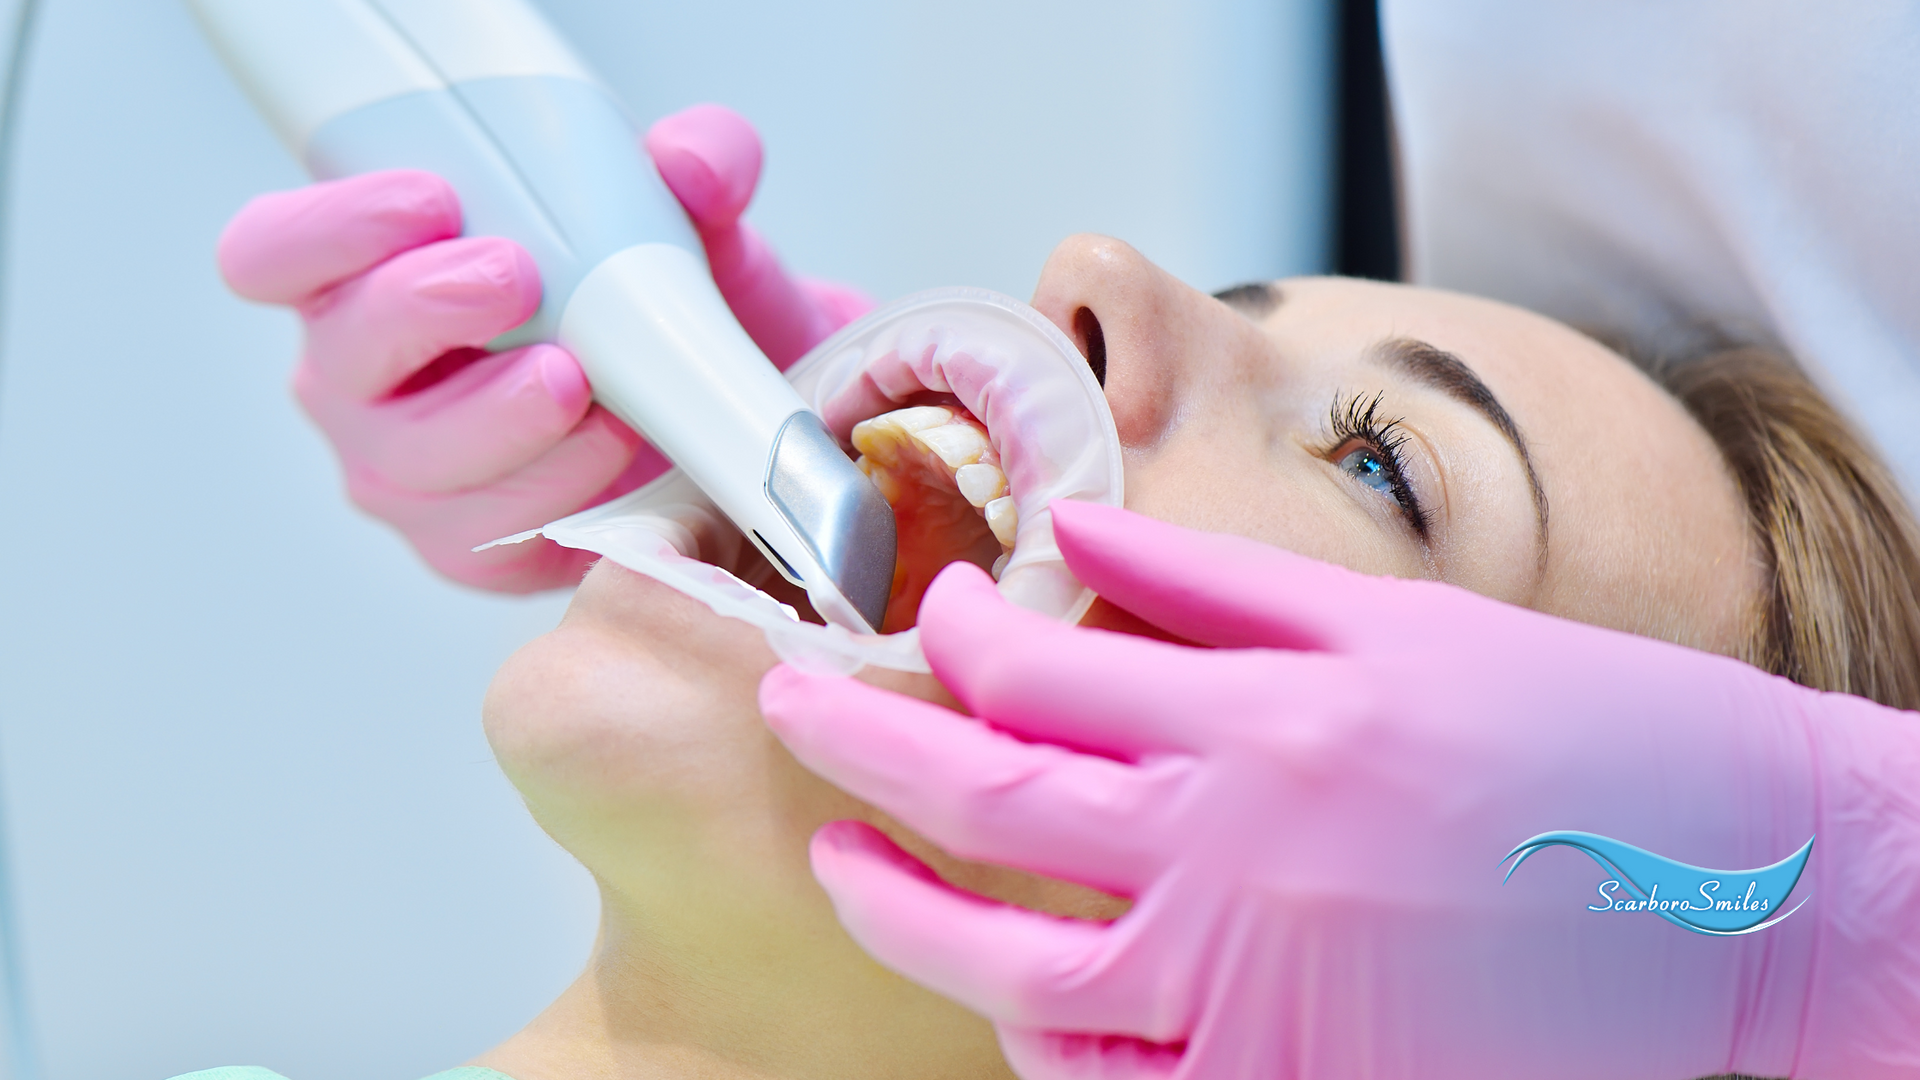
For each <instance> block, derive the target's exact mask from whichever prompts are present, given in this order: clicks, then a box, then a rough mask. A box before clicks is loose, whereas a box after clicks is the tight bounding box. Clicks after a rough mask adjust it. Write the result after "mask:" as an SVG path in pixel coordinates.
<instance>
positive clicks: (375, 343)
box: [305, 236, 540, 401]
mask: <svg viewBox="0 0 1920 1080" xmlns="http://www.w3.org/2000/svg"><path fill="white" fill-rule="evenodd" d="M539 306H540V270H539V268H538V267H537V266H535V265H534V262H533V257H532V256H530V255H528V254H527V252H526V250H525V249H524V248H522V247H521V246H520V245H519V244H516V243H514V242H513V241H511V240H506V239H503V238H501V237H497V236H475V237H467V238H463V239H459V240H444V241H441V242H440V243H437V244H429V245H427V246H426V247H421V248H415V249H413V250H412V251H408V252H404V253H402V254H399V255H396V256H394V257H393V258H391V259H388V260H387V261H386V262H384V263H381V264H380V265H379V266H377V267H374V268H373V269H372V270H371V271H369V272H368V273H366V274H364V275H362V276H360V277H358V278H355V279H354V280H352V281H349V282H347V283H346V284H344V285H342V286H340V287H339V288H337V289H335V290H333V291H332V292H329V293H327V294H325V295H324V296H321V297H319V298H317V299H315V300H314V301H312V302H311V303H310V304H309V305H307V308H306V311H305V314H306V316H307V354H306V363H307V364H308V365H309V366H310V367H311V368H312V369H313V375H314V377H315V378H318V379H321V380H323V381H325V382H326V383H328V384H330V385H331V386H332V387H333V388H334V390H335V391H336V392H338V393H340V394H344V395H347V396H349V397H358V398H361V399H362V400H369V401H370V400H372V399H374V398H378V397H384V396H385V395H387V394H389V393H391V392H393V390H394V389H395V388H397V387H399V386H400V385H401V384H402V383H404V382H406V380H407V379H408V377H410V376H411V375H413V374H414V373H415V372H416V371H419V370H420V369H421V368H422V367H425V366H426V365H427V364H428V363H429V362H431V361H432V360H433V359H434V358H436V357H438V356H440V355H441V354H443V353H445V352H447V351H449V350H451V349H458V348H477V347H479V346H481V345H484V344H486V343H487V342H488V341H490V340H492V339H493V338H495V337H497V336H499V335H500V334H503V333H505V332H507V331H508V330H511V329H513V328H514V327H516V326H518V325H520V324H521V323H523V322H525V321H526V320H527V318H528V317H529V316H531V315H532V314H533V313H534V311H535V310H536V309H538V308H539Z"/></svg>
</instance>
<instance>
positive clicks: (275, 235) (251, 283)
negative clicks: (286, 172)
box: [214, 169, 461, 303]
mask: <svg viewBox="0 0 1920 1080" xmlns="http://www.w3.org/2000/svg"><path fill="white" fill-rule="evenodd" d="M460 228H461V211H460V198H459V196H458V195H457V194H455V192H454V190H453V186H452V185H450V184H448V183H447V182H446V181H445V180H442V179H441V178H440V177H438V176H435V175H434V174H432V173H429V172H423V171H421V170H418V169H394V170H388V171H384V172H376V173H367V174H364V175H361V176H352V177H347V178H345V179H341V180H331V181H325V182H322V183H317V184H310V185H308V186H306V187H304V188H298V189H295V190H293V191H278V192H272V193H270V194H266V195H261V196H258V197H256V198H254V199H252V200H250V201H249V202H248V203H247V204H246V205H245V206H243V207H242V208H241V209H240V212H239V213H237V214H235V215H234V216H233V220H232V221H230V222H228V223H227V227H226V228H225V229H223V230H222V231H221V233H220V239H219V240H218V241H217V242H216V244H215V247H214V258H215V262H216V263H217V265H218V266H219V268H220V275H221V277H222V278H224V279H225V280H226V282H227V286H228V287H229V288H231V289H232V290H233V291H234V292H235V293H238V294H239V295H241V296H243V297H246V298H247V299H249V300H256V301H260V302H263V303H293V302H295V301H298V300H301V299H304V298H306V297H308V296H311V295H313V294H314V293H316V292H318V291H320V290H322V289H325V288H328V287H330V286H332V285H335V284H337V283H339V282H341V281H343V280H345V279H347V278H349V277H352V276H354V275H356V274H360V273H363V272H365V271H366V270H367V269H369V268H371V267H372V266H374V265H376V264H377V263H380V262H382V261H384V260H385V259H388V258H390V257H392V256H393V255H395V254H398V253H399V252H402V251H406V250H408V249H410V248H414V247H418V246H420V245H422V244H427V243H432V242H434V241H436V240H445V239H449V238H451V237H455V236H458V235H460Z"/></svg>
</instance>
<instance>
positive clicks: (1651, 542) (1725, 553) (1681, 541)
mask: <svg viewBox="0 0 1920 1080" xmlns="http://www.w3.org/2000/svg"><path fill="white" fill-rule="evenodd" d="M1275 289H1276V290H1277V298H1278V303H1276V304H1275V306H1274V307H1273V308H1272V310H1270V311H1269V312H1268V313H1267V314H1266V315H1265V317H1264V318H1260V319H1258V320H1257V321H1258V322H1259V323H1260V325H1261V326H1262V328H1263V329H1264V330H1266V332H1267V334H1268V336H1269V337H1270V338H1271V339H1272V340H1273V341H1274V342H1275V343H1276V345H1277V346H1278V347H1279V351H1280V352H1281V354H1282V355H1283V356H1284V355H1285V354H1287V353H1289V352H1292V353H1295V354H1301V355H1304V357H1305V358H1306V362H1308V363H1312V364H1315V365H1325V366H1326V367H1327V369H1328V370H1329V371H1333V372H1340V371H1346V372H1361V371H1365V372H1368V373H1369V374H1371V375H1373V376H1375V377H1379V378H1383V379H1384V378H1388V377H1389V373H1388V372H1387V371H1385V370H1384V366H1383V365H1382V364H1380V363H1378V362H1377V361H1375V360H1373V359H1371V358H1372V357H1375V356H1377V355H1378V346H1379V345H1380V344H1381V343H1382V342H1384V341H1389V340H1394V339H1401V338H1410V339H1415V340H1419V341H1424V342H1426V343H1428V344H1431V345H1433V346H1435V347H1436V348H1439V349H1443V350H1445V351H1447V352H1449V353H1451V354H1453V355H1454V356H1456V357H1458V358H1459V359H1460V360H1461V361H1462V362H1464V363H1465V364H1466V365H1467V366H1468V367H1470V368H1471V369H1472V370H1473V371H1474V373H1475V374H1476V375H1477V376H1478V377H1479V378H1480V380H1481V381H1483V382H1484V383H1485V384H1486V386H1487V388H1488V389H1489V390H1491V391H1492V393H1493V394H1494V396H1495V397H1497V398H1498V399H1499V401H1500V403H1501V405H1502V406H1503V407H1504V408H1505V410H1506V411H1507V412H1508V413H1509V414H1510V415H1511V416H1512V418H1513V421H1514V423H1515V425H1516V426H1517V427H1518V428H1519V430H1520V432H1521V434H1522V436H1523V437H1524V439H1525V440H1526V443H1527V446H1528V448H1529V451H1530V453H1531V455H1532V458H1533V461H1534V464H1535V467H1536V469H1537V471H1538V474H1539V477H1540V483H1541V486H1542V488H1543V489H1544V492H1545V495H1546V498H1547V501H1548V504H1549V505H1550V507H1551V520H1552V523H1551V528H1550V533H1549V541H1548V551H1547V563H1546V565H1547V573H1546V575H1545V577H1544V579H1543V585H1542V591H1541V594H1540V595H1539V596H1538V597H1536V598H1535V600H1534V602H1533V603H1532V605H1531V606H1534V607H1538V608H1540V609H1542V610H1547V611H1553V612H1555V613H1557V614H1562V615H1566V616H1568V617H1570V618H1577V619H1580V620H1582V621H1586V622H1593V623H1597V624H1600V625H1605V626H1612V627H1615V628H1617V629H1623V630H1629V631H1633V632H1636V633H1642V634H1648V635H1650V636H1658V637H1663V638H1667V639H1669V640H1675V641H1681V642H1683V643H1685V644H1692V645H1697V646H1701V647H1707V648H1714V649H1716V650H1717V651H1723V652H1724V651H1730V650H1731V649H1732V648H1736V647H1737V644H1738V640H1739V639H1740V637H1741V636H1742V634H1743V633H1744V631H1743V627H1744V625H1745V620H1746V618H1747V614H1748V611H1749V608H1750V601H1751V598H1752V597H1753V596H1755V595H1757V590H1758V587H1759V579H1758V575H1757V573H1756V572H1755V559H1754V556H1753V548H1752V540H1751V534H1750V529H1749V525H1748V522H1747V516H1746V508H1745V503H1744V500H1742V499H1741V497H1740V495H1739V492H1738V490H1737V488H1736V487H1735V485H1734V483H1733V479H1732V477H1731V475H1730V474H1729V473H1728V471H1727V469H1726V466H1725V462H1724V460H1723V459H1722V458H1721V456H1720V452H1719V450H1718V448H1716V447H1715V446H1714V445H1713V443H1712V441H1711V440H1710V439H1709V438H1708V437H1707V435H1706V433H1705V432H1704V431H1703V430H1702V429H1701V428H1700V427H1699V425H1698V424H1696V423H1695V422H1694V421H1693V419H1692V417H1690V416H1689V415H1688V414H1687V413H1686V411H1685V410H1684V409H1683V408H1682V407H1681V406H1680V405H1679V403H1678V402H1676V401H1674V400H1673V399H1672V398H1671V397H1669V396H1668V395H1667V394H1666V393H1665V392H1664V391H1663V390H1661V389H1660V388H1659V387H1658V386H1657V385H1655V384H1654V383H1653V382H1652V381H1651V380H1650V379H1648V378H1647V377H1646V376H1645V375H1644V374H1642V373H1641V372H1640V371H1639V370H1637V369H1636V368H1634V366H1633V365H1632V364H1630V363H1629V362H1627V361H1626V360H1625V359H1624V358H1622V357H1620V356H1619V355H1618V354H1616V353H1614V352H1612V351H1610V350H1608V349H1606V348H1605V347H1604V346H1602V345H1600V344H1599V343H1598V342H1595V341H1594V340H1592V339H1591V338H1589V337H1587V336H1585V335H1583V334H1580V333H1578V332H1576V331H1574V330H1573V329H1572V328H1570V327H1567V326H1565V325H1563V324H1561V323H1558V322H1555V321H1553V320H1551V319H1547V318H1545V317H1542V316H1540V315H1536V314H1534V313H1532V312H1528V311H1524V310H1521V309H1519V308H1515V307H1511V306H1509V305H1506V304H1500V303H1496V302H1493V301H1489V300H1483V299H1479V298H1476V297H1469V296H1464V295H1460V294H1457V293H1448V292H1443V291H1440V290H1433V289H1421V288H1414V287H1411V286H1404V285H1389V284H1384V283H1376V282H1361V281H1352V280H1346V279H1337V278H1305V279H1288V280H1284V281H1281V282H1277V283H1276V284H1275Z"/></svg>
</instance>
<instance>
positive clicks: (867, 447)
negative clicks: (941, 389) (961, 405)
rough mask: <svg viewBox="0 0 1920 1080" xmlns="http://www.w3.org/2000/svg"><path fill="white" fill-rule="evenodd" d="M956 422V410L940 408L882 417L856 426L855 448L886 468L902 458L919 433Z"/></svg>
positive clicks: (920, 407)
mask: <svg viewBox="0 0 1920 1080" xmlns="http://www.w3.org/2000/svg"><path fill="white" fill-rule="evenodd" d="M952 419H953V410H952V409H949V408H945V407H943V406H940V405H918V406H915V407H913V408H911V409H895V410H894V411H893V412H890V413H881V414H880V415H879V416H876V417H873V418H872V419H870V420H862V421H860V422H859V423H858V424H855V425H854V426H853V448H854V449H855V450H858V451H860V452H861V453H862V454H865V455H867V456H868V457H871V458H874V459H875V460H877V461H879V462H881V463H882V464H885V465H891V464H893V462H894V461H895V460H896V458H897V457H898V450H899V447H900V446H901V444H902V443H904V442H906V441H907V438H908V437H909V436H911V435H913V434H914V433H915V432H918V431H923V430H925V429H927V428H933V427H939V426H941V425H942V424H946V423H948V422H949V421H951V420H952Z"/></svg>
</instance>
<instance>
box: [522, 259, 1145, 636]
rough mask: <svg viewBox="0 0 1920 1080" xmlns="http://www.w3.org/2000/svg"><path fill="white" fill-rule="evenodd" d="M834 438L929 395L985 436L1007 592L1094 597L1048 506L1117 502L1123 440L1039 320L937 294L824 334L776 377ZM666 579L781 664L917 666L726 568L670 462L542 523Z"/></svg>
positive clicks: (694, 490)
mask: <svg viewBox="0 0 1920 1080" xmlns="http://www.w3.org/2000/svg"><path fill="white" fill-rule="evenodd" d="M787 378H788V379H789V380H791V382H792V384H793V387H794V389H795V391H796V392H798V393H799V395H800V396H801V398H802V399H803V400H804V401H806V402H807V404H808V405H810V406H811V407H812V408H813V409H814V410H815V411H816V412H817V413H818V414H819V415H820V416H821V417H823V418H824V420H825V421H826V424H827V426H828V428H829V429H830V430H831V432H832V434H833V436H834V437H835V438H836V440H840V441H844V440H847V439H848V438H849V437H850V436H851V433H852V430H853V427H854V425H855V424H857V423H859V422H860V421H862V420H866V419H868V418H870V417H873V416H875V415H876V414H879V413H883V412H887V411H889V410H892V409H896V408H899V407H900V406H903V405H909V404H912V403H915V402H917V401H922V400H925V399H926V398H927V397H928V396H929V395H939V396H940V397H942V398H943V399H947V400H951V401H953V402H954V403H956V404H958V405H959V406H961V407H963V408H965V409H966V410H967V411H968V412H969V413H971V414H972V415H973V416H974V417H975V418H977V419H978V420H979V421H980V422H981V423H982V424H983V425H984V426H985V427H986V429H987V434H988V438H989V439H990V440H991V444H992V448H993V451H994V452H995V454H996V455H997V458H998V461H999V465H1000V468H1001V469H1002V471H1003V472H1004V473H1005V476H1006V488H1007V497H1010V498H1011V499H1012V500H1013V509H1014V511H1015V513H1016V514H1017V521H1018V525H1017V527H1016V531H1015V536H1014V543H1013V550H1012V552H1011V555H1010V557H1008V558H1007V560H1006V562H1005V564H1004V566H1003V567H1002V568H1001V569H1000V571H999V573H998V577H999V589H1000V592H1001V594H1002V595H1003V596H1005V597H1006V598H1007V599H1009V600H1011V601H1012V602H1014V603H1016V604H1019V605H1021V606H1022V607H1026V608H1030V609H1032V610H1034V611H1038V612H1041V613H1043V614H1047V615H1051V616H1053V617H1055V618H1058V619H1061V620H1063V621H1068V622H1072V621H1075V620H1078V619H1079V618H1080V616H1081V615H1083V614H1085V612H1086V610H1087V608H1088V607H1089V606H1090V605H1091V604H1092V603H1093V599H1094V596H1093V593H1092V591H1090V590H1088V589H1087V588H1085V587H1084V586H1083V585H1081V583H1080V582H1079V580H1078V579H1077V578H1075V577H1074V576H1073V573H1072V571H1070V570H1068V569H1067V565H1066V560H1065V559H1064V558H1062V556H1061V554H1060V548H1059V546H1058V545H1057V544H1056V543H1055V542H1054V538H1053V515H1052V513H1051V512H1050V511H1049V510H1048V506H1049V505H1050V504H1051V503H1052V502H1053V501H1054V500H1055V499H1077V500H1080V501H1083V502H1095V503H1102V504H1105V505H1108V506H1120V505H1122V502H1123V496H1124V487H1123V473H1122V468H1121V457H1120V439H1119V436H1118V435H1117V433H1116V431H1115V428H1114V423H1113V414H1112V412H1111V411H1110V410H1109V409H1108V407H1107V398H1106V394H1105V393H1104V392H1103V391H1102V390H1101V388H1100V384H1099V383H1098V382H1097V381H1095V379H1094V377H1093V373H1092V371H1091V370H1089V369H1088V367H1087V363H1086V361H1085V360H1084V359H1082V358H1081V356H1080V353H1079V351H1078V350H1076V349H1075V348H1074V346H1073V343H1072V342H1071V341H1069V340H1067V337H1066V335H1065V334H1062V333H1061V332H1060V330H1059V328H1058V327H1056V326H1054V325H1053V324H1052V323H1051V322H1049V321H1048V320H1047V319H1046V317H1045V316H1043V315H1041V314H1040V313H1039V312H1037V311H1035V310H1033V309H1032V308H1030V307H1028V306H1027V305H1025V304H1023V303H1021V302H1019V301H1018V300H1014V299H1012V298H1011V297H1007V296H1002V295H1000V294H998V293H993V292H989V291H987V290H985V289H966V288H953V289H936V290H933V291H930V292H924V293H918V294H916V295H913V296H909V297H907V298H905V299H903V300H899V301H896V302H895V303H892V304H889V305H887V306H886V307H883V308H881V309H879V310H877V311H874V312H872V313H870V314H868V315H867V316H866V317H865V318H862V319H860V320H859V321H857V322H854V323H852V324H851V325H849V326H847V327H845V328H844V329H842V330H841V331H840V332H839V333H838V334H835V335H834V336H833V337H831V338H828V339H827V340H826V341H824V342H822V343H820V345H819V346H818V347H816V348H815V349H814V350H813V351H812V352H810V353H808V354H807V355H806V356H805V357H803V358H802V359H801V360H800V362H799V363H797V364H795V365H794V366H793V367H792V368H790V369H788V371H787ZM542 535H544V536H546V537H547V538H549V539H551V540H553V541H555V542H556V543H560V544H563V545H565V546H567V547H573V548H581V549H584V550H587V551H593V552H596V553H598V554H600V555H603V556H605V557H607V558H609V559H612V560H613V561H614V562H617V563H619V564H620V565H622V566H625V567H627V568H628V569H630V570H634V571H636V572H639V573H642V574H646V575H647V576H649V577H652V578H655V579H656V580H659V581H661V582H664V583H666V584H668V585H670V586H672V587H674V588H676V589H678V590H680V591H681V592H683V593H686V594H687V595H689V596H692V597H694V598H695V599H697V600H700V601H703V602H704V603H706V604H707V605H708V606H709V607H711V608H712V609H713V610H714V611H716V612H718V613H719V614H721V615H725V616H729V617H732V618H737V619H743V620H745V621H747V622H749V623H752V624H753V625H755V626H758V627H759V628H760V629H761V630H763V631H764V632H765V633H766V636H767V641H768V643H769V644H770V645H771V646H772V647H773V650H774V652H775V653H776V654H778V655H779V656H780V658H781V659H782V660H785V661H787V662H788V663H790V664H793V665H794V666H796V667H799V668H802V669H805V670H808V671H814V672H819V673H832V674H851V673H853V672H854V671H857V670H859V668H860V667H861V666H862V665H866V664H872V665H875V666H877V667H886V668H893V669H896V670H900V671H927V670H928V667H927V663H926V660H925V658H924V657H922V655H921V652H920V639H919V632H918V631H917V630H907V631H905V632H902V633H896V634H868V633H859V632H852V631H849V630H848V629H846V628H845V627H844V626H839V625H831V626H820V625H817V624H814V623H808V622H802V621H801V620H800V619H799V618H798V616H797V615H796V613H795V612H794V611H793V609H792V608H790V607H787V606H786V605H784V604H782V603H780V602H779V601H778V600H775V599H774V598H773V597H771V596H768V595H767V594H766V593H764V592H762V591H760V590H759V589H757V588H755V587H754V586H753V585H751V584H749V583H748V582H746V581H744V580H742V579H741V578H739V577H736V576H735V575H733V574H732V573H729V572H728V571H727V570H725V569H722V567H723V566H728V565H737V562H736V560H737V559H738V557H739V555H740V551H739V545H740V542H741V541H740V537H739V535H738V534H736V533H734V532H733V531H732V530H731V529H728V528H727V527H726V526H725V523H724V522H723V521H722V520H721V518H720V516H719V514H718V513H717V512H716V510H715V509H714V507H713V504H712V503H711V502H709V501H707V500H706V499H705V498H704V497H702V495H701V492H700V489H699V487H698V486H696V485H695V484H693V483H692V482H691V480H690V478H689V477H687V476H686V475H685V474H683V473H681V472H679V471H678V470H674V471H671V472H668V473H667V474H666V475H664V476H662V477H660V478H659V479H657V480H655V481H654V482H653V483H651V484H648V485H647V486H646V487H643V488H641V489H639V490H638V491H634V492H632V493H630V494H628V495H626V496H623V497H621V498H619V499H616V500H614V501H613V502H610V503H607V504H605V505H602V506H597V507H595V508H593V509H591V510H586V511H583V512H581V513H578V514H575V515H573V516H572V517H568V518H563V519H561V520H559V521H556V522H554V523H552V524H551V525H547V526H546V527H544V528H542V529H537V530H534V531H532V532H528V533H522V534H521V535H519V536H514V537H509V538H507V539H506V540H502V541H498V543H515V542H518V541H521V540H527V539H531V538H532V537H535V536H542Z"/></svg>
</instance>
